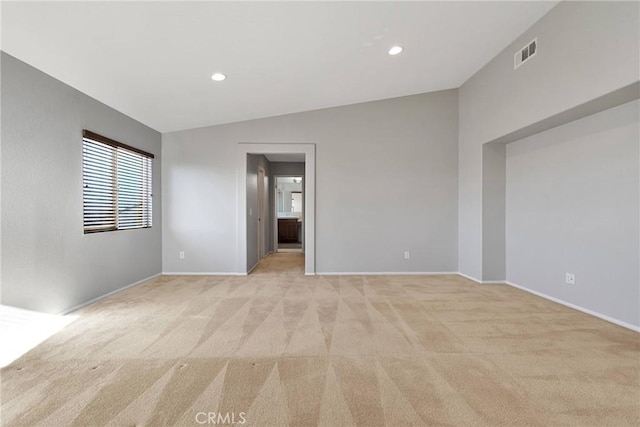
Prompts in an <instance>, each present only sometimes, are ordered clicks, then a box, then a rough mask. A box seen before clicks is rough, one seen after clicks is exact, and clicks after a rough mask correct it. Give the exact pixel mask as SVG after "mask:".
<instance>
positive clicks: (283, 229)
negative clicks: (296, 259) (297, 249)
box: [278, 218, 298, 243]
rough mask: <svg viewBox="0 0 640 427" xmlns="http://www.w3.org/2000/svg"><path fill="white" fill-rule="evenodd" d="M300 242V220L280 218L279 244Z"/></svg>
mask: <svg viewBox="0 0 640 427" xmlns="http://www.w3.org/2000/svg"><path fill="white" fill-rule="evenodd" d="M297 241H298V218H278V243H296V242H297Z"/></svg>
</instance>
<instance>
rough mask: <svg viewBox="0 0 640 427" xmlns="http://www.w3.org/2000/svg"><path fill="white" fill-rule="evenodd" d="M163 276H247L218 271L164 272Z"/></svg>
mask: <svg viewBox="0 0 640 427" xmlns="http://www.w3.org/2000/svg"><path fill="white" fill-rule="evenodd" d="M162 275H163V276H246V273H237V272H235V271H234V272H233V273H227V272H222V273H221V272H218V271H197V272H191V271H186V272H185V271H176V272H173V271H163V272H162Z"/></svg>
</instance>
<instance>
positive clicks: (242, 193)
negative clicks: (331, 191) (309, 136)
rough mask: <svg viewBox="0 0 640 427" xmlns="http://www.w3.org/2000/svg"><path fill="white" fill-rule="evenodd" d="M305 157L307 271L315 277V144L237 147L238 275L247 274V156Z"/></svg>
mask: <svg viewBox="0 0 640 427" xmlns="http://www.w3.org/2000/svg"><path fill="white" fill-rule="evenodd" d="M300 153H301V154H304V161H305V171H304V192H305V196H304V199H305V209H306V212H305V214H306V221H305V224H304V236H305V242H304V253H305V256H304V272H305V274H306V275H315V274H316V251H315V245H316V239H315V237H316V232H315V228H316V220H315V219H316V218H315V212H316V207H315V200H316V145H315V144H270V143H264V144H261V143H244V142H241V143H239V144H238V153H237V156H238V157H237V166H238V169H237V170H238V176H237V194H238V198H237V200H238V210H237V238H236V241H237V244H238V247H237V249H238V252H237V260H238V266H237V272H238V274H241V275H246V274H248V267H247V154H300Z"/></svg>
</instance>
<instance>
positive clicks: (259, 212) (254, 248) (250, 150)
mask: <svg viewBox="0 0 640 427" xmlns="http://www.w3.org/2000/svg"><path fill="white" fill-rule="evenodd" d="M261 162H262V164H263V165H264V166H263V169H264V172H265V177H264V178H262V173H261V172H260V171H259V165H260V163H261ZM276 163H280V166H281V169H278V170H276V169H277V168H275V167H273V166H274V165H275V164H276ZM296 163H297V164H298V165H300V166H301V169H300V170H299V171H298V170H292V167H294V166H295V164H296ZM238 171H239V173H238V175H237V178H238V186H237V189H238V199H237V200H238V209H237V212H238V221H237V226H238V240H237V242H238V246H237V249H238V252H237V260H238V274H248V272H249V271H252V270H253V269H254V268H256V267H257V266H258V264H260V265H261V266H263V264H262V263H260V258H261V255H262V254H263V253H264V254H265V255H267V256H266V257H265V258H264V260H265V264H264V266H266V265H267V264H269V268H271V269H273V267H274V266H272V265H271V264H276V263H277V262H279V261H280V260H281V259H282V260H283V259H284V258H281V257H280V256H276V257H272V256H268V254H269V252H270V251H273V252H275V251H276V250H278V249H277V246H274V244H275V245H277V243H276V237H277V232H276V225H275V221H276V219H277V215H276V209H275V194H273V193H272V194H268V193H269V192H271V191H274V190H275V185H274V182H275V177H276V176H288V177H290V178H294V177H295V178H300V179H301V184H302V186H301V190H300V193H299V194H298V193H295V192H294V194H293V195H292V196H291V206H292V207H291V208H292V209H294V211H292V213H295V212H298V209H299V210H300V217H301V221H300V228H299V229H298V230H299V233H298V235H299V236H300V240H301V242H300V248H299V249H297V250H298V251H299V252H298V254H280V255H283V256H285V258H287V259H289V258H288V257H287V256H286V255H291V256H293V255H298V258H296V259H299V260H300V261H302V262H303V263H304V274H306V275H312V274H315V263H316V260H315V145H314V144H271V143H264V144H262V143H239V144H238ZM263 183H264V185H265V187H262V189H260V188H259V186H262V185H263ZM264 188H268V189H269V191H268V192H265V191H264ZM259 194H267V196H271V197H266V198H265V199H263V201H262V202H261V201H260V199H259ZM265 200H266V202H265ZM299 205H302V206H301V207H299ZM263 209H264V210H263ZM265 210H266V213H265ZM269 219H273V221H269V223H268V225H266V224H267V221H268V220H269ZM296 228H297V226H296ZM265 239H266V240H265ZM261 241H262V242H263V243H265V244H262V243H261ZM292 243H293V242H292ZM295 243H297V242H295ZM260 248H264V252H261V249H260ZM276 255H278V254H276ZM272 258H273V259H272ZM294 258H295V257H294ZM264 266H263V267H264ZM261 268H262V267H261ZM278 268H280V266H278ZM299 268H300V269H302V264H300V267H299Z"/></svg>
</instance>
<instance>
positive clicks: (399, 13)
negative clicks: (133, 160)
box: [2, 1, 557, 132]
mask: <svg viewBox="0 0 640 427" xmlns="http://www.w3.org/2000/svg"><path fill="white" fill-rule="evenodd" d="M556 3H557V2H556V1H554V2H540V1H533V2H519V1H517V2H516V1H513V2H479V1H471V2H306V1H302V2H134V3H132V2H114V1H110V2H80V1H78V2H5V1H3V2H2V50H4V51H5V52H7V53H9V54H11V55H13V56H15V57H17V58H19V59H21V60H23V61H25V62H27V63H29V64H31V65H33V66H34V67H36V68H38V69H40V70H42V71H44V72H46V73H48V74H50V75H52V76H54V77H56V78H58V79H59V80H61V81H63V82H65V83H67V84H69V85H71V86H73V87H75V88H77V89H79V90H80V91H82V92H84V93H86V94H88V95H90V96H92V97H94V98H96V99H98V100H100V101H102V102H104V103H105V104H107V105H109V106H111V107H113V108H115V109H117V110H119V111H121V112H123V113H125V114H127V115H129V116H131V117H133V118H135V119H137V120H139V121H141V122H143V123H145V124H147V125H148V126H151V127H152V128H154V129H156V130H159V131H161V132H168V131H174V130H180V129H187V128H193V127H200V126H208V125H214V124H221V123H229V122H235V121H241V120H248V119H254V118H260V117H269V116H275V115H281V114H286V113H292V112H300V111H307V110H314V109H319V108H327V107H333V106H338V105H346V104H353V103H358V102H365V101H371V100H377V99H384V98H392V97H397V96H403V95H411V94H417V93H424V92H431V91H436V90H442V89H449V88H456V87H459V86H460V85H461V84H462V83H464V81H465V80H467V79H468V78H469V77H470V76H472V75H473V74H474V73H475V72H476V71H477V70H479V69H480V68H481V67H482V66H483V65H484V64H486V63H487V62H488V61H489V60H490V59H491V58H493V57H494V56H495V55H497V54H498V53H499V52H500V51H501V50H502V49H503V48H504V47H505V46H507V44H509V43H510V42H512V41H513V40H514V39H515V38H516V37H517V36H519V35H520V34H521V33H522V32H523V31H524V30H526V29H527V28H528V27H529V26H531V25H532V24H533V23H534V22H535V21H537V20H538V19H539V18H540V17H542V15H544V14H545V13H546V12H547V11H548V10H549V9H551V8H552V7H553V6H554V5H555V4H556ZM394 44H400V45H402V46H404V47H405V51H404V52H403V53H402V54H400V55H398V56H389V55H387V50H388V49H389V48H390V47H391V46H392V45H394ZM216 71H219V72H222V73H225V74H227V76H228V78H227V80H225V81H224V82H220V83H217V82H213V81H212V80H211V78H210V76H211V74H212V73H213V72H216Z"/></svg>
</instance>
